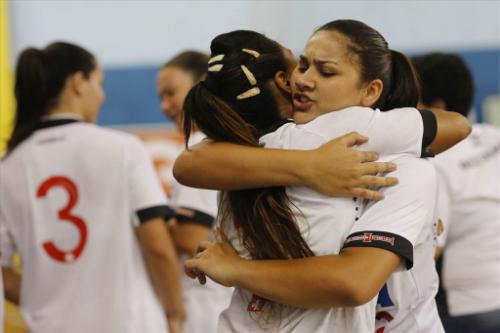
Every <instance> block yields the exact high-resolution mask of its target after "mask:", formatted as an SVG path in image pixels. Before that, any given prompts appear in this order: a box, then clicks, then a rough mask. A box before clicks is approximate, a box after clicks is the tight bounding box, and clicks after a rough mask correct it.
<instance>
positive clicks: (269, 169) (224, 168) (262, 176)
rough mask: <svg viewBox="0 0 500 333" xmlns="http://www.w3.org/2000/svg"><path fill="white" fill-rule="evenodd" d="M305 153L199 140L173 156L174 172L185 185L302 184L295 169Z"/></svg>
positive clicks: (237, 187) (300, 165) (229, 187)
mask: <svg viewBox="0 0 500 333" xmlns="http://www.w3.org/2000/svg"><path fill="white" fill-rule="evenodd" d="M306 156H307V152H305V151H289V150H279V149H262V148H255V147H247V146H241V145H235V144H230V143H225V142H212V143H202V144H201V145H199V146H198V145H197V146H195V147H193V148H192V149H191V150H189V151H185V152H183V153H182V154H181V155H180V156H179V157H178V158H177V160H176V161H175V165H174V176H175V178H176V179H177V180H178V181H179V182H180V183H182V184H184V185H187V186H192V187H200V188H209V189H221V190H240V189H246V188H258V187H271V186H282V185H285V186H297V185H304V181H303V180H302V179H301V175H300V174H298V170H301V168H303V167H305V166H304V164H305V163H304V161H306V158H305V157H306ZM207 166H209V167H207ZM198 175H203V177H199V176H198Z"/></svg>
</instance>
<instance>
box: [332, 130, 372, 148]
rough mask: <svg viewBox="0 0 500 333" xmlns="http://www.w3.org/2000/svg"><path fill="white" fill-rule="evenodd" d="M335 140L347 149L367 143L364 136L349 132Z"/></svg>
mask: <svg viewBox="0 0 500 333" xmlns="http://www.w3.org/2000/svg"><path fill="white" fill-rule="evenodd" d="M335 140H339V141H340V142H341V143H343V144H344V145H346V146H347V147H352V146H356V145H360V144H363V143H365V142H367V141H368V138H367V137H366V136H363V135H361V134H359V133H358V132H351V133H349V134H346V135H343V136H341V137H338V138H337V139H335Z"/></svg>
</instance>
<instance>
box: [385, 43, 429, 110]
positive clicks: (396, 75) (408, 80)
mask: <svg viewBox="0 0 500 333" xmlns="http://www.w3.org/2000/svg"><path fill="white" fill-rule="evenodd" d="M419 96H420V86H419V83H418V78H417V74H416V72H415V68H414V67H413V65H412V63H411V61H410V60H409V59H408V57H406V56H405V55H404V54H403V53H401V52H398V51H394V50H391V83H390V88H389V89H388V91H387V94H386V96H385V98H384V99H383V100H382V99H379V101H378V102H377V107H378V108H380V109H381V110H391V109H396V108H401V107H408V106H412V107H416V106H417V103H418V99H419ZM379 103H380V104H379Z"/></svg>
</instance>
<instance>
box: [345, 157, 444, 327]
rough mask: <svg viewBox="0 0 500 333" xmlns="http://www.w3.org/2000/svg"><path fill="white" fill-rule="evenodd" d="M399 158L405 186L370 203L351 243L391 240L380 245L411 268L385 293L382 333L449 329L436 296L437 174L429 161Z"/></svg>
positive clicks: (397, 274)
mask: <svg viewBox="0 0 500 333" xmlns="http://www.w3.org/2000/svg"><path fill="white" fill-rule="evenodd" d="M393 162H394V163H396V164H397V166H398V169H397V170H396V171H394V172H392V173H391V176H393V177H397V178H398V180H399V184H398V185H397V186H394V187H389V188H384V189H382V190H381V191H382V192H383V193H384V196H385V199H384V200H381V201H377V202H370V203H369V204H368V205H367V207H366V210H365V211H364V212H363V214H362V216H361V218H360V220H359V221H357V222H356V223H355V224H354V227H353V229H352V231H351V232H352V234H351V235H350V236H349V237H348V239H347V240H346V242H345V243H346V244H345V247H348V246H368V247H372V246H373V245H372V242H373V240H371V239H374V238H376V237H377V238H378V239H379V242H385V244H378V245H377V247H380V248H385V249H387V250H391V251H393V252H395V253H397V254H399V255H400V256H401V257H402V258H405V259H406V268H408V269H401V267H400V268H399V269H398V270H396V272H394V273H393V274H392V275H391V277H390V278H389V280H388V281H387V283H386V284H385V285H384V287H383V288H382V290H381V291H380V293H379V296H378V299H377V315H376V332H377V333H389V332H405V333H428V332H429V333H437V332H444V329H443V327H442V324H441V321H440V319H439V315H438V311H437V307H436V303H435V300H434V297H435V295H436V293H437V290H438V286H439V279H438V276H437V272H436V270H435V266H434V253H435V248H436V247H435V243H436V242H435V236H436V235H435V225H434V221H435V208H436V196H437V184H436V172H435V169H434V166H433V165H432V164H431V163H430V162H429V161H426V160H424V159H415V158H409V157H406V156H404V157H398V158H396V159H394V160H393ZM393 244H394V245H393ZM392 246H396V247H399V249H391V247H392ZM411 248H413V255H410V253H411ZM411 262H412V263H413V266H412V267H411V266H410V263H411ZM410 268H411V269H410Z"/></svg>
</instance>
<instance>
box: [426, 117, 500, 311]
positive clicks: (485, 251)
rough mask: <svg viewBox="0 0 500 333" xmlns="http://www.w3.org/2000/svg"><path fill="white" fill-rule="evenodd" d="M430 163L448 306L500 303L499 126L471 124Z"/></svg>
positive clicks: (460, 307) (470, 308)
mask: <svg viewBox="0 0 500 333" xmlns="http://www.w3.org/2000/svg"><path fill="white" fill-rule="evenodd" d="M435 165H436V168H437V170H438V172H439V174H438V176H439V181H440V183H439V184H440V189H439V201H438V203H439V204H438V213H439V214H438V218H440V219H441V220H442V222H443V224H444V232H443V234H442V235H441V236H440V237H439V239H440V246H444V252H443V256H444V257H443V270H442V279H443V286H444V288H445V290H446V293H447V303H448V309H449V312H450V314H451V315H453V316H460V315H468V314H475V313H480V312H488V311H493V310H495V309H500V129H498V128H497V127H494V126H492V125H487V124H476V125H474V126H473V130H472V133H471V135H470V136H469V137H468V138H467V139H465V140H464V141H463V142H461V143H459V144H457V145H456V146H455V147H453V148H451V149H450V150H448V151H446V152H444V153H442V154H440V155H438V156H437V157H436V158H435ZM471 268H472V269H471Z"/></svg>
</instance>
